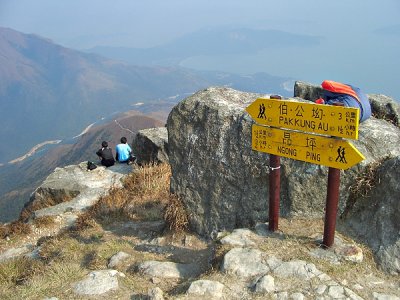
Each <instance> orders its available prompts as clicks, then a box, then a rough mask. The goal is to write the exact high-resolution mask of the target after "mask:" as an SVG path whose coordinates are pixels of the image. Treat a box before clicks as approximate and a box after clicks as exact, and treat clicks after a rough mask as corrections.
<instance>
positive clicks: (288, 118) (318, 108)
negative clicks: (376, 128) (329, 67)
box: [246, 98, 359, 140]
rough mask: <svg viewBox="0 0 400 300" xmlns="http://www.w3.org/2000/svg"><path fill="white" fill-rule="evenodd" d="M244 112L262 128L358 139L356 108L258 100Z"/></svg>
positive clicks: (357, 110) (292, 101)
mask: <svg viewBox="0 0 400 300" xmlns="http://www.w3.org/2000/svg"><path fill="white" fill-rule="evenodd" d="M246 111H247V112H248V113H249V114H250V115H251V117H252V118H253V119H254V120H255V121H256V122H257V123H258V124H261V125H268V126H272V127H280V128H287V129H294V130H300V131H306V132H313V133H318V134H323V135H328V136H336V137H343V138H348V139H354V140H357V139H358V124H359V109H358V108H353V107H343V106H333V105H323V104H314V103H308V102H298V101H294V100H275V99H266V98H258V99H257V100H256V101H254V102H253V103H252V104H250V105H249V106H248V107H247V108H246Z"/></svg>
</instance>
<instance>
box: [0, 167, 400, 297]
mask: <svg viewBox="0 0 400 300" xmlns="http://www.w3.org/2000/svg"><path fill="white" fill-rule="evenodd" d="M121 168H122V169H121ZM127 168H128V166H117V167H115V169H108V170H105V169H104V168H103V167H99V168H98V169H96V170H95V171H92V172H87V171H86V170H85V168H84V166H83V165H78V166H70V167H66V168H63V169H59V170H57V172H55V173H54V174H53V175H51V176H49V178H48V180H46V181H45V182H44V183H43V185H42V186H41V189H38V191H40V195H44V194H45V193H44V192H45V191H47V192H48V191H51V189H54V190H57V189H58V188H60V182H59V180H60V179H61V178H64V179H65V183H64V184H61V185H62V186H65V185H66V184H67V183H68V184H69V185H70V186H71V187H74V189H76V190H79V191H80V192H79V194H78V196H77V197H76V198H75V199H73V200H71V201H68V202H64V203H60V204H58V205H54V206H53V207H48V208H43V209H40V210H37V211H35V215H37V216H40V217H39V218H38V220H40V219H42V222H34V221H31V226H32V232H31V233H29V234H26V235H18V236H6V237H5V238H4V239H2V240H0V299H53V300H55V299H154V300H155V299H158V300H159V299H379V300H386V299H393V300H395V299H400V281H399V277H398V276H391V275H387V274H385V273H383V272H382V271H380V270H379V269H378V268H377V266H376V264H375V262H374V258H373V256H372V252H371V250H370V249H368V248H367V247H366V246H364V245H361V244H357V243H356V242H355V241H353V240H351V239H349V238H348V237H346V236H345V235H342V234H340V233H338V232H337V233H336V235H335V243H334V246H333V247H331V248H330V249H323V248H322V247H320V242H321V239H322V232H323V220H321V219H285V218H281V219H280V222H279V230H278V231H277V232H275V233H271V232H270V231H269V230H268V225H267V224H265V223H259V224H257V225H256V226H255V227H254V228H241V229H236V230H234V231H232V232H213V233H212V235H211V236H207V237H200V236H198V235H195V234H193V233H190V232H181V233H177V232H172V231H170V230H168V228H167V226H166V224H165V222H164V220H163V218H162V215H161V214H159V213H158V214H157V213H150V211H151V210H152V207H154V206H153V205H152V202H157V203H158V200H157V199H153V200H151V199H150V200H149V201H150V202H146V203H145V204H144V206H143V207H144V209H145V210H146V213H147V218H146V219H141V220H138V219H137V220H135V219H129V220H127V219H126V218H122V217H121V216H119V215H118V214H115V212H114V213H111V212H107V210H105V211H104V212H103V211H102V212H103V213H102V214H103V215H102V222H96V221H94V220H92V221H88V222H87V223H88V224H90V226H85V227H81V228H79V229H78V228H74V225H76V222H77V221H76V220H79V219H78V218H79V216H80V215H81V214H82V212H83V211H84V210H86V209H87V207H88V206H90V205H93V203H95V202H96V201H92V200H93V199H94V198H93V197H94V193H92V192H91V191H93V190H94V188H97V185H98V183H99V180H100V179H101V180H102V184H101V187H102V188H101V190H99V191H98V192H99V193H100V194H101V195H102V196H104V195H105V194H107V191H108V190H109V189H110V188H111V187H115V184H116V181H115V175H116V174H115V173H118V174H119V175H121V174H126V173H127V172H126V171H130V167H129V168H128V169H127ZM134 172H135V171H134ZM143 172H144V173H146V172H147V173H146V174H150V173H149V171H148V170H144V171H143ZM71 174H73V176H70V175H71ZM119 175H118V176H119ZM148 177H154V175H151V176H148ZM53 179H58V180H54V181H53ZM51 182H53V183H52V184H51ZM107 186H108V187H107ZM166 186H168V182H166ZM45 188H46V189H45ZM122 191H123V190H122ZM124 193H125V192H122V193H120V194H124ZM126 193H127V192H126ZM85 195H86V196H85ZM111 199H114V198H111ZM115 199H118V198H115ZM88 200H91V201H88ZM111 201H113V200H111ZM135 201H136V200H135ZM135 201H131V202H129V205H128V206H134V205H137V203H136V202H135ZM99 202H100V203H102V202H101V200H100V201H99ZM104 203H106V202H104ZM83 204H84V205H83ZM111 205H112V206H115V205H116V203H115V202H112V203H111ZM100 211H101V210H100ZM155 211H157V210H155ZM43 218H44V219H43ZM47 218H50V221H49V220H48V221H47V222H43V220H47ZM81 221H82V220H81Z"/></svg>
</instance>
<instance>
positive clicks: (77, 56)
mask: <svg viewBox="0 0 400 300" xmlns="http://www.w3.org/2000/svg"><path fill="white" fill-rule="evenodd" d="M0 64H1V65H2V68H1V69H0V78H2V81H1V82H0V109H1V111H3V112H13V113H12V114H10V113H7V114H4V116H3V118H2V119H0V138H1V139H2V140H6V141H7V144H2V145H0V163H4V162H5V161H8V160H11V159H14V158H16V157H19V156H21V155H23V154H24V153H25V152H27V151H28V150H29V149H31V148H32V147H33V146H34V145H36V144H39V143H41V142H43V141H47V140H58V139H64V138H67V137H68V136H73V135H75V134H76V133H77V132H80V130H81V128H84V127H86V126H88V125H89V124H91V123H93V122H95V121H96V120H99V119H101V118H102V117H104V116H107V115H109V114H110V112H115V111H127V110H130V109H132V105H134V104H135V103H138V102H142V103H150V102H153V103H157V102H159V101H160V100H166V99H167V98H168V97H171V96H173V95H185V94H191V93H194V92H195V91H197V90H199V89H203V88H206V87H208V86H211V85H216V84H219V85H220V84H222V85H233V87H235V85H236V84H237V83H240V84H241V86H240V87H239V88H241V89H243V88H244V87H245V90H246V86H244V85H247V89H251V88H253V86H254V85H253V83H254V82H258V84H257V86H261V84H260V82H264V80H265V78H264V77H262V76H260V77H257V76H253V77H252V79H251V80H248V84H247V83H246V84H242V82H241V80H240V77H239V79H238V76H237V75H233V74H229V73H223V72H222V73H223V74H225V75H224V76H223V77H222V78H220V79H218V80H216V78H217V75H216V74H217V73H221V72H215V73H214V75H210V74H207V73H200V72H196V71H193V70H189V69H185V68H181V67H177V66H169V67H165V66H138V65H130V64H127V63H124V62H121V61H115V60H111V59H108V58H103V57H101V56H99V55H96V54H88V53H82V52H79V51H77V50H73V49H69V48H65V47H62V46H60V45H57V44H54V43H53V42H52V41H50V40H48V39H45V38H42V37H39V36H37V35H34V34H24V33H20V32H18V31H15V30H12V29H6V28H0ZM235 76H236V77H235ZM269 78H270V79H272V78H273V79H274V81H271V83H270V82H264V84H265V85H264V86H263V87H262V91H260V92H263V91H264V92H266V91H267V90H275V91H276V93H282V94H288V91H286V89H285V88H284V86H283V83H284V82H286V81H287V80H289V79H288V78H281V77H274V76H270V77H269ZM231 80H232V81H231ZM178 100H179V99H177V100H176V101H178ZM9 145H18V147H14V146H13V147H12V149H10V147H9Z"/></svg>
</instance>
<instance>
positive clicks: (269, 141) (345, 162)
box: [246, 98, 365, 247]
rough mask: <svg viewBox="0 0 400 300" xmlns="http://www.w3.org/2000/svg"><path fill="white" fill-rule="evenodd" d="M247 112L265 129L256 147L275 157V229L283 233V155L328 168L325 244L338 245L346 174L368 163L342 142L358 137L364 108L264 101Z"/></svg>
mask: <svg viewBox="0 0 400 300" xmlns="http://www.w3.org/2000/svg"><path fill="white" fill-rule="evenodd" d="M246 111H247V112H248V113H249V114H250V116H251V117H252V118H253V119H254V120H255V121H256V123H258V124H260V125H264V126H260V125H256V124H253V125H252V138H251V140H252V141H251V143H252V149H253V150H256V151H260V152H265V153H269V154H270V166H269V168H270V176H269V192H270V194H269V199H270V201H269V229H270V230H271V231H276V230H277V229H278V216H279V193H280V157H281V156H284V157H288V158H292V159H297V160H301V161H305V162H310V163H314V164H319V165H324V166H328V167H329V172H328V194H327V199H326V207H325V224H324V239H323V245H324V246H326V247H330V246H332V245H333V241H334V236H335V226H336V212H337V207H338V202H339V182H340V170H341V169H342V170H346V169H348V168H350V167H352V166H354V165H355V164H357V163H359V162H360V161H362V160H363V159H365V158H364V156H363V155H362V154H361V153H360V152H359V151H358V150H357V149H356V148H355V147H354V146H353V145H352V144H351V143H350V142H348V141H346V140H343V139H341V138H349V139H358V123H359V109H358V108H352V107H343V106H332V105H319V104H314V103H308V102H299V101H294V99H293V100H276V98H274V99H266V98H258V99H257V100H256V101H254V102H253V103H251V104H250V105H249V106H248V107H247V108H246ZM267 126H268V127H267ZM303 132H311V133H312V134H309V133H303Z"/></svg>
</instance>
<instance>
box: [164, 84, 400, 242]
mask: <svg viewBox="0 0 400 300" xmlns="http://www.w3.org/2000/svg"><path fill="white" fill-rule="evenodd" d="M311 91H312V90H310V91H309V92H308V93H311ZM260 96H261V95H258V94H251V93H244V92H239V91H235V90H232V89H228V88H209V89H206V90H202V91H200V92H198V93H196V94H194V95H192V96H191V97H188V98H186V99H185V100H183V101H182V102H180V103H179V104H178V105H177V106H175V107H174V108H173V110H172V111H171V113H170V115H169V118H168V122H167V128H168V138H169V151H170V164H171V170H172V178H171V190H172V191H173V192H174V193H176V194H177V195H178V196H179V197H180V198H181V199H182V201H183V202H184V204H185V206H186V208H187V210H188V211H189V212H190V223H191V226H192V228H193V229H194V230H195V231H196V232H198V233H200V234H206V235H207V234H210V233H212V232H213V231H214V230H221V229H227V230H232V229H234V228H237V227H248V226H254V224H256V223H257V222H263V221H266V220H267V218H268V216H267V215H268V180H269V179H268V175H269V170H268V165H269V156H268V154H264V153H261V152H256V151H253V150H252V147H251V125H252V123H253V121H252V119H251V117H250V116H249V115H248V114H247V113H246V112H245V108H246V107H247V106H248V105H249V104H250V103H252V102H253V101H254V100H255V99H257V98H258V97H260ZM303 101H304V100H303ZM353 144H354V145H355V146H356V148H358V149H359V150H360V152H361V153H363V154H364V156H365V157H366V159H365V160H364V161H362V162H361V163H360V164H358V165H356V166H354V167H352V168H351V169H349V170H346V171H345V172H342V176H341V185H340V208H339V209H340V213H341V212H343V211H344V208H345V207H346V203H347V201H348V199H349V196H350V192H349V187H350V186H351V185H352V184H354V182H355V180H356V178H357V176H359V175H360V174H362V172H363V170H364V169H365V168H366V167H367V166H369V165H370V164H371V163H374V162H376V161H379V160H381V159H382V158H383V157H385V156H391V157H396V156H399V155H400V148H399V147H398V145H399V144H400V130H399V128H398V127H396V126H394V125H393V124H392V123H390V122H387V121H385V120H379V119H376V118H370V119H369V120H367V121H365V122H363V123H361V124H360V128H359V140H358V141H353ZM327 170H328V168H327V167H324V166H319V165H313V164H309V163H304V162H300V161H295V160H291V159H282V168H281V208H280V213H281V215H283V216H294V215H298V216H306V217H316V216H318V217H321V216H322V215H323V211H324V208H325V199H326V185H327Z"/></svg>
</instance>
